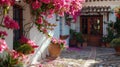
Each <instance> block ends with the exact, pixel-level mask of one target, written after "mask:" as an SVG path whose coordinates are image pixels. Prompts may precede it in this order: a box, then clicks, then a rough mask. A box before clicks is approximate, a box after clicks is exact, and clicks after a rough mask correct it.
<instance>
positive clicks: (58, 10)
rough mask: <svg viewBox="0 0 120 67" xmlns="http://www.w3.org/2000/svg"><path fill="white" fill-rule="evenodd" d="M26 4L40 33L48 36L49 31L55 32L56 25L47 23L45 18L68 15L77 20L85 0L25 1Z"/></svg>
mask: <svg viewBox="0 0 120 67" xmlns="http://www.w3.org/2000/svg"><path fill="white" fill-rule="evenodd" d="M24 2H26V3H28V4H29V5H30V7H31V12H32V14H33V15H34V16H35V17H36V19H35V20H36V22H35V23H36V25H37V27H38V29H39V30H40V32H43V33H44V34H48V33H47V32H48V30H53V27H54V26H56V25H54V24H51V23H49V22H48V21H45V19H44V17H48V18H50V17H52V16H53V14H58V15H59V16H64V13H66V14H70V15H72V16H73V18H75V19H76V16H77V14H76V13H78V11H79V10H80V9H81V8H82V3H83V2H84V0H24Z"/></svg>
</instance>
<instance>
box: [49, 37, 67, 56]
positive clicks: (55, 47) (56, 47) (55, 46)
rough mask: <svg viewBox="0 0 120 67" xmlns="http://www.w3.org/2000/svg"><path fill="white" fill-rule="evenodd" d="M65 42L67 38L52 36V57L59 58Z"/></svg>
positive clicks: (50, 49)
mask: <svg viewBox="0 0 120 67" xmlns="http://www.w3.org/2000/svg"><path fill="white" fill-rule="evenodd" d="M65 44H66V42H65V40H61V39H56V38H52V40H51V42H50V45H49V46H48V51H49V55H50V57H52V58H57V57H58V56H59V55H60V53H61V50H63V49H64V48H65Z"/></svg>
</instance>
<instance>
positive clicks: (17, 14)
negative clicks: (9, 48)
mask: <svg viewBox="0 0 120 67" xmlns="http://www.w3.org/2000/svg"><path fill="white" fill-rule="evenodd" d="M13 19H14V20H15V21H17V22H18V24H19V26H20V29H18V30H14V31H13V35H14V37H13V42H14V45H13V49H15V48H16V47H17V46H18V45H16V44H15V42H16V41H17V40H19V39H20V37H21V36H22V35H23V9H22V7H21V6H19V5H14V6H13Z"/></svg>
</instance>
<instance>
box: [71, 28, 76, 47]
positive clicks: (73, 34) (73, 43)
mask: <svg viewBox="0 0 120 67" xmlns="http://www.w3.org/2000/svg"><path fill="white" fill-rule="evenodd" d="M76 43H77V40H76V32H75V31H74V30H72V29H70V39H69V44H70V47H76Z"/></svg>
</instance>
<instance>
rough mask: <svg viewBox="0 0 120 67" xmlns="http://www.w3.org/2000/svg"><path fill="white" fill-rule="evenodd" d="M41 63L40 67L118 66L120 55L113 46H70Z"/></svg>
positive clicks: (119, 64)
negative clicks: (55, 56) (52, 58)
mask: <svg viewBox="0 0 120 67" xmlns="http://www.w3.org/2000/svg"><path fill="white" fill-rule="evenodd" d="M41 63H42V67H120V56H117V55H115V51H114V49H113V48H100V47H87V48H80V49H76V48H71V49H67V50H64V51H62V53H61V55H60V57H58V58H57V59H55V60H52V61H49V62H48V61H47V62H45V61H44V62H41Z"/></svg>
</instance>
